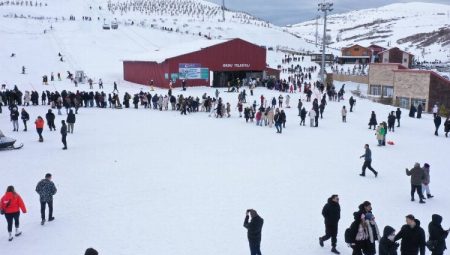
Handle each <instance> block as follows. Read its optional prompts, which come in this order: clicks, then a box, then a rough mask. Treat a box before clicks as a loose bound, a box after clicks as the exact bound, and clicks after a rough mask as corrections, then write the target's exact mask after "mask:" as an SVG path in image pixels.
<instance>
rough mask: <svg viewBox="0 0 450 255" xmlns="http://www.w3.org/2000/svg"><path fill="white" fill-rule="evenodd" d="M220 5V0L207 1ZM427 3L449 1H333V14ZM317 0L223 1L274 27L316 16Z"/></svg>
mask: <svg viewBox="0 0 450 255" xmlns="http://www.w3.org/2000/svg"><path fill="white" fill-rule="evenodd" d="M209 1H210V2H213V3H217V4H221V3H222V0H209ZM419 1H420V2H429V3H443V4H449V3H450V0H431V1H430V0H416V1H412V0H398V1H396V0H365V1H358V0H333V1H332V2H333V3H334V10H333V13H342V12H347V11H350V10H360V9H366V8H374V7H380V6H384V5H387V4H392V3H400V2H419ZM317 3H319V0H225V6H226V7H227V8H229V9H233V10H240V11H245V12H248V13H250V14H252V15H254V16H256V17H259V18H262V19H264V20H268V21H270V22H272V23H274V24H276V25H287V24H295V23H299V22H302V21H306V20H310V19H312V18H314V17H315V16H316V15H317Z"/></svg>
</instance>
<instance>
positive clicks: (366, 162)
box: [360, 144, 378, 177]
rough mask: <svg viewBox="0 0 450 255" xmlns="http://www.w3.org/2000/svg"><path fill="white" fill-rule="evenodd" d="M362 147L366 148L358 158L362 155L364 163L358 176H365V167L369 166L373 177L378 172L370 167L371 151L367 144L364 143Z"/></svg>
mask: <svg viewBox="0 0 450 255" xmlns="http://www.w3.org/2000/svg"><path fill="white" fill-rule="evenodd" d="M364 149H365V150H366V151H365V153H364V154H363V155H361V157H360V158H362V157H364V164H363V166H362V173H361V174H360V176H366V168H369V170H370V171H372V173H373V174H374V175H375V177H377V176H378V172H377V171H375V169H373V168H372V151H371V150H370V149H369V145H368V144H366V145H365V146H364Z"/></svg>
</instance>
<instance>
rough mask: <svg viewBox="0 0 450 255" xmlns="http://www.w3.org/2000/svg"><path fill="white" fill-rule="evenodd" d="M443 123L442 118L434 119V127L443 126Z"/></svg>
mask: <svg viewBox="0 0 450 255" xmlns="http://www.w3.org/2000/svg"><path fill="white" fill-rule="evenodd" d="M441 121H442V120H441V116H439V115H437V116H436V118H434V126H436V128H438V127H439V126H441Z"/></svg>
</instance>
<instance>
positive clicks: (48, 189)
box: [36, 179, 56, 202]
mask: <svg viewBox="0 0 450 255" xmlns="http://www.w3.org/2000/svg"><path fill="white" fill-rule="evenodd" d="M36 192H37V193H38V194H39V197H40V200H41V202H51V201H53V195H55V194H56V187H55V184H54V183H53V182H52V181H50V180H48V179H42V180H41V181H40V182H38V184H37V185H36Z"/></svg>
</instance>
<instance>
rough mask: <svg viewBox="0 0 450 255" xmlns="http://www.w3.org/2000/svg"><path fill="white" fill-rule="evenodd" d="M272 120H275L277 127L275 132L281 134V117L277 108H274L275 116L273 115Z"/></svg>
mask: <svg viewBox="0 0 450 255" xmlns="http://www.w3.org/2000/svg"><path fill="white" fill-rule="evenodd" d="M273 120H274V121H275V128H276V129H277V133H279V134H281V132H282V131H283V127H282V126H281V124H282V123H283V119H282V117H281V113H280V110H279V109H278V108H277V109H276V110H275V116H274V117H273Z"/></svg>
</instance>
